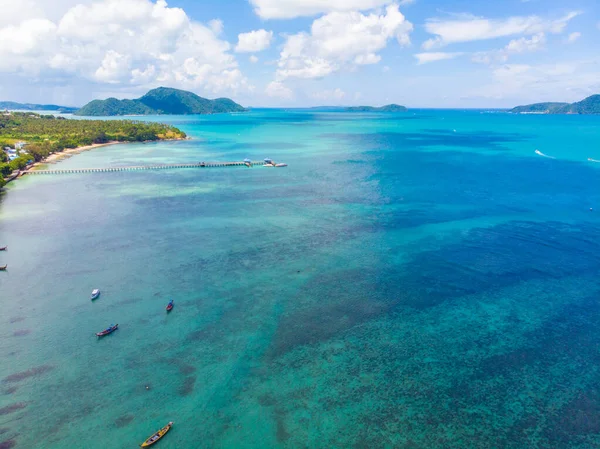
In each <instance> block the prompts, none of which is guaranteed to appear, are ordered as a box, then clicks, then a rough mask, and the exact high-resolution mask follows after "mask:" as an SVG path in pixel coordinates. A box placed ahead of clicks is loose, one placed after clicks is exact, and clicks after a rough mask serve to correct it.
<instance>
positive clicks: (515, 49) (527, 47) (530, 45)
mask: <svg viewBox="0 0 600 449" xmlns="http://www.w3.org/2000/svg"><path fill="white" fill-rule="evenodd" d="M545 44H546V35H545V34H544V33H539V34H536V35H534V36H532V37H531V38H529V39H528V38H526V37H521V38H519V39H513V40H511V41H510V42H509V43H508V44H507V45H506V47H504V48H503V49H501V50H491V51H482V52H477V53H474V54H473V56H472V58H471V60H472V61H473V62H479V63H482V64H492V63H505V62H507V61H508V59H509V57H510V55H512V54H516V53H530V52H535V51H539V50H542V49H543V48H544V46H545Z"/></svg>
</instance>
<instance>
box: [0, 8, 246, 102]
mask: <svg viewBox="0 0 600 449" xmlns="http://www.w3.org/2000/svg"><path fill="white" fill-rule="evenodd" d="M0 1H3V0H0ZM36 14H37V13H36ZM222 29H223V24H222V22H221V21H219V20H213V21H211V22H209V23H208V24H207V25H204V24H201V23H199V22H195V21H193V20H191V19H190V18H189V17H188V16H187V14H186V13H185V11H184V10H183V9H181V8H173V7H169V6H168V5H167V3H166V2H165V1H164V0H158V1H156V2H152V1H151V0H100V1H98V2H95V3H91V4H86V3H85V0H84V1H83V3H81V2H80V4H77V5H75V6H73V7H71V8H70V9H68V10H67V11H66V12H65V13H64V14H62V15H61V17H60V18H59V19H58V20H55V21H52V20H49V19H46V18H36V19H26V20H23V21H21V22H20V23H17V24H13V25H7V26H6V25H5V26H0V72H5V73H7V72H12V73H16V74H23V75H27V76H31V74H32V73H37V74H45V75H48V76H49V75H52V76H60V75H66V74H68V75H71V76H72V75H75V76H78V77H80V78H83V79H87V80H90V81H93V82H98V83H109V84H121V85H129V86H135V85H146V84H147V85H152V84H154V85H155V84H159V83H160V84H171V85H175V86H179V87H183V88H202V89H204V90H207V91H210V92H215V93H216V92H221V91H236V90H239V89H241V90H251V87H252V86H250V85H249V84H248V81H247V80H246V78H245V77H244V76H243V75H242V73H241V72H240V70H239V69H238V64H237V61H236V59H235V57H234V56H233V55H232V54H231V52H230V50H231V46H230V44H229V43H228V42H226V41H224V40H221V39H220V38H219V37H218V34H220V33H221V31H222Z"/></svg>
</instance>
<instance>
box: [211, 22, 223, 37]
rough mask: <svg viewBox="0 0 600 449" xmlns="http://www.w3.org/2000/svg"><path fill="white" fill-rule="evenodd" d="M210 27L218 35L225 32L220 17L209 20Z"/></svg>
mask: <svg viewBox="0 0 600 449" xmlns="http://www.w3.org/2000/svg"><path fill="white" fill-rule="evenodd" d="M208 27H209V28H210V29H211V30H212V32H213V33H215V34H216V35H217V36H218V35H219V34H221V33H222V32H223V21H222V20H220V19H213V20H211V21H210V22H208Z"/></svg>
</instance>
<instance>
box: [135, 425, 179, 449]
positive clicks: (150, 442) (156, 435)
mask: <svg viewBox="0 0 600 449" xmlns="http://www.w3.org/2000/svg"><path fill="white" fill-rule="evenodd" d="M171 427H173V422H170V423H169V424H167V425H166V426H165V427H163V428H162V429H160V430H159V431H158V432H155V433H154V434H152V436H151V437H150V438H148V439H147V440H146V441H144V442H143V443H142V447H148V446H152V445H153V444H154V443H156V442H157V441H158V440H160V439H161V438H162V437H164V436H165V435H166V434H167V432H168V431H169V430H171Z"/></svg>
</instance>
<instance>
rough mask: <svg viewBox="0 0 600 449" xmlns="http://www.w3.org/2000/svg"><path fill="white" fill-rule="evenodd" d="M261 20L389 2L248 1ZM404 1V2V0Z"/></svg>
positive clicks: (357, 9)
mask: <svg viewBox="0 0 600 449" xmlns="http://www.w3.org/2000/svg"><path fill="white" fill-rule="evenodd" d="M249 1H250V3H251V4H252V5H253V6H254V12H255V13H256V14H257V15H258V16H260V17H261V18H263V19H291V18H294V17H300V16H314V15H317V14H322V13H330V12H334V11H364V10H368V9H373V8H377V7H379V6H384V5H387V4H389V3H391V0H249ZM405 1H406V0H405Z"/></svg>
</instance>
